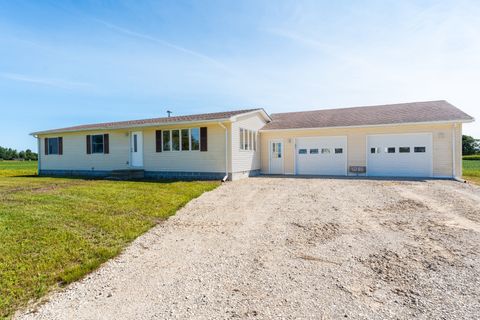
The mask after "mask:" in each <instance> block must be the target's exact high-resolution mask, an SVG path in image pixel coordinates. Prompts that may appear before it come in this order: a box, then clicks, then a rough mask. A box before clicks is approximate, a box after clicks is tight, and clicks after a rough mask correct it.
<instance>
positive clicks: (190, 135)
mask: <svg viewBox="0 0 480 320" xmlns="http://www.w3.org/2000/svg"><path fill="white" fill-rule="evenodd" d="M162 138H163V141H162V144H163V151H180V150H182V151H199V150H200V128H190V129H176V130H164V131H162Z"/></svg>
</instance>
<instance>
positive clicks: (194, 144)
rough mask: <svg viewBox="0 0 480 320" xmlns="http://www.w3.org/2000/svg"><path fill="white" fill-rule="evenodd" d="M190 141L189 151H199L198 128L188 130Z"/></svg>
mask: <svg viewBox="0 0 480 320" xmlns="http://www.w3.org/2000/svg"><path fill="white" fill-rule="evenodd" d="M190 139H191V150H193V151H198V150H200V129H198V128H192V129H190Z"/></svg>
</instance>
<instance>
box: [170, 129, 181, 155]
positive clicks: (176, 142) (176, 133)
mask: <svg viewBox="0 0 480 320" xmlns="http://www.w3.org/2000/svg"><path fill="white" fill-rule="evenodd" d="M179 150H180V130H172V151H179Z"/></svg>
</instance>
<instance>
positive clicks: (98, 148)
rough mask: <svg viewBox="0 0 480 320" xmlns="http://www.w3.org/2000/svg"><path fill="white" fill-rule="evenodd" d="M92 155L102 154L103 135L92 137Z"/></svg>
mask: <svg viewBox="0 0 480 320" xmlns="http://www.w3.org/2000/svg"><path fill="white" fill-rule="evenodd" d="M92 153H103V134H95V135H92Z"/></svg>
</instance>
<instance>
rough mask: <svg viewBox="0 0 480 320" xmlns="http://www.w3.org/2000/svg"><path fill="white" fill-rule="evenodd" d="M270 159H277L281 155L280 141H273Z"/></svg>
mask: <svg viewBox="0 0 480 320" xmlns="http://www.w3.org/2000/svg"><path fill="white" fill-rule="evenodd" d="M271 157H272V159H277V158H281V157H282V143H281V142H274V143H272V154H271Z"/></svg>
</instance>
